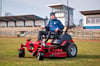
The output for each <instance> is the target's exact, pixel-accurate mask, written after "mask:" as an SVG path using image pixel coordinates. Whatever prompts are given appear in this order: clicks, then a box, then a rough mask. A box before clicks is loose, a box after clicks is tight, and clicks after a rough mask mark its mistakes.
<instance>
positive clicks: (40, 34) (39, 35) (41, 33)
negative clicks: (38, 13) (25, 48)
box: [37, 31, 47, 41]
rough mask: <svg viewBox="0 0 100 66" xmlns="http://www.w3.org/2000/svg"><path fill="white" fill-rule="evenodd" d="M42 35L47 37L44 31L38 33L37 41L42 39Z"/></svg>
mask: <svg viewBox="0 0 100 66" xmlns="http://www.w3.org/2000/svg"><path fill="white" fill-rule="evenodd" d="M42 35H47V32H46V31H39V33H38V40H37V41H39V40H41V39H42Z"/></svg>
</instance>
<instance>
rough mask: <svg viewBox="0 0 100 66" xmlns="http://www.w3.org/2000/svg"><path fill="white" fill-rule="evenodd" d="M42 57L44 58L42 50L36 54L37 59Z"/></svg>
mask: <svg viewBox="0 0 100 66" xmlns="http://www.w3.org/2000/svg"><path fill="white" fill-rule="evenodd" d="M43 58H44V53H43V52H39V53H38V56H37V59H38V60H43Z"/></svg>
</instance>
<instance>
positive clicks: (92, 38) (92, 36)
mask: <svg viewBox="0 0 100 66" xmlns="http://www.w3.org/2000/svg"><path fill="white" fill-rule="evenodd" d="M92 39H93V31H92Z"/></svg>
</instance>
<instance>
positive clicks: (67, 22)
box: [65, 0, 70, 33]
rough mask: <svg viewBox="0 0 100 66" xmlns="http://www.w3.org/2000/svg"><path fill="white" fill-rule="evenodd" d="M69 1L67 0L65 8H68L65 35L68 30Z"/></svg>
mask: <svg viewBox="0 0 100 66" xmlns="http://www.w3.org/2000/svg"><path fill="white" fill-rule="evenodd" d="M68 6H69V0H67V8H68V16H67V19H68V21H67V28H66V31H65V33H66V32H67V31H68V29H69V9H70V8H69V7H68Z"/></svg>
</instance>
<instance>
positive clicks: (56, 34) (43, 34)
mask: <svg viewBox="0 0 100 66" xmlns="http://www.w3.org/2000/svg"><path fill="white" fill-rule="evenodd" d="M50 17H51V20H50V21H49V23H48V25H47V26H45V29H46V31H40V32H39V35H38V41H36V42H33V41H31V40H30V39H27V42H26V44H25V45H23V44H21V47H20V48H19V57H24V56H25V49H24V47H27V50H28V51H29V52H30V53H31V54H32V55H33V56H37V58H38V60H43V59H44V57H76V56H77V46H76V44H75V43H74V41H73V40H72V38H71V36H70V35H69V34H68V33H67V32H66V31H65V32H64V33H63V31H62V30H63V28H64V26H63V25H62V23H61V22H60V21H59V20H57V19H56V18H55V14H54V13H51V14H50ZM43 39H45V41H43Z"/></svg>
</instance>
